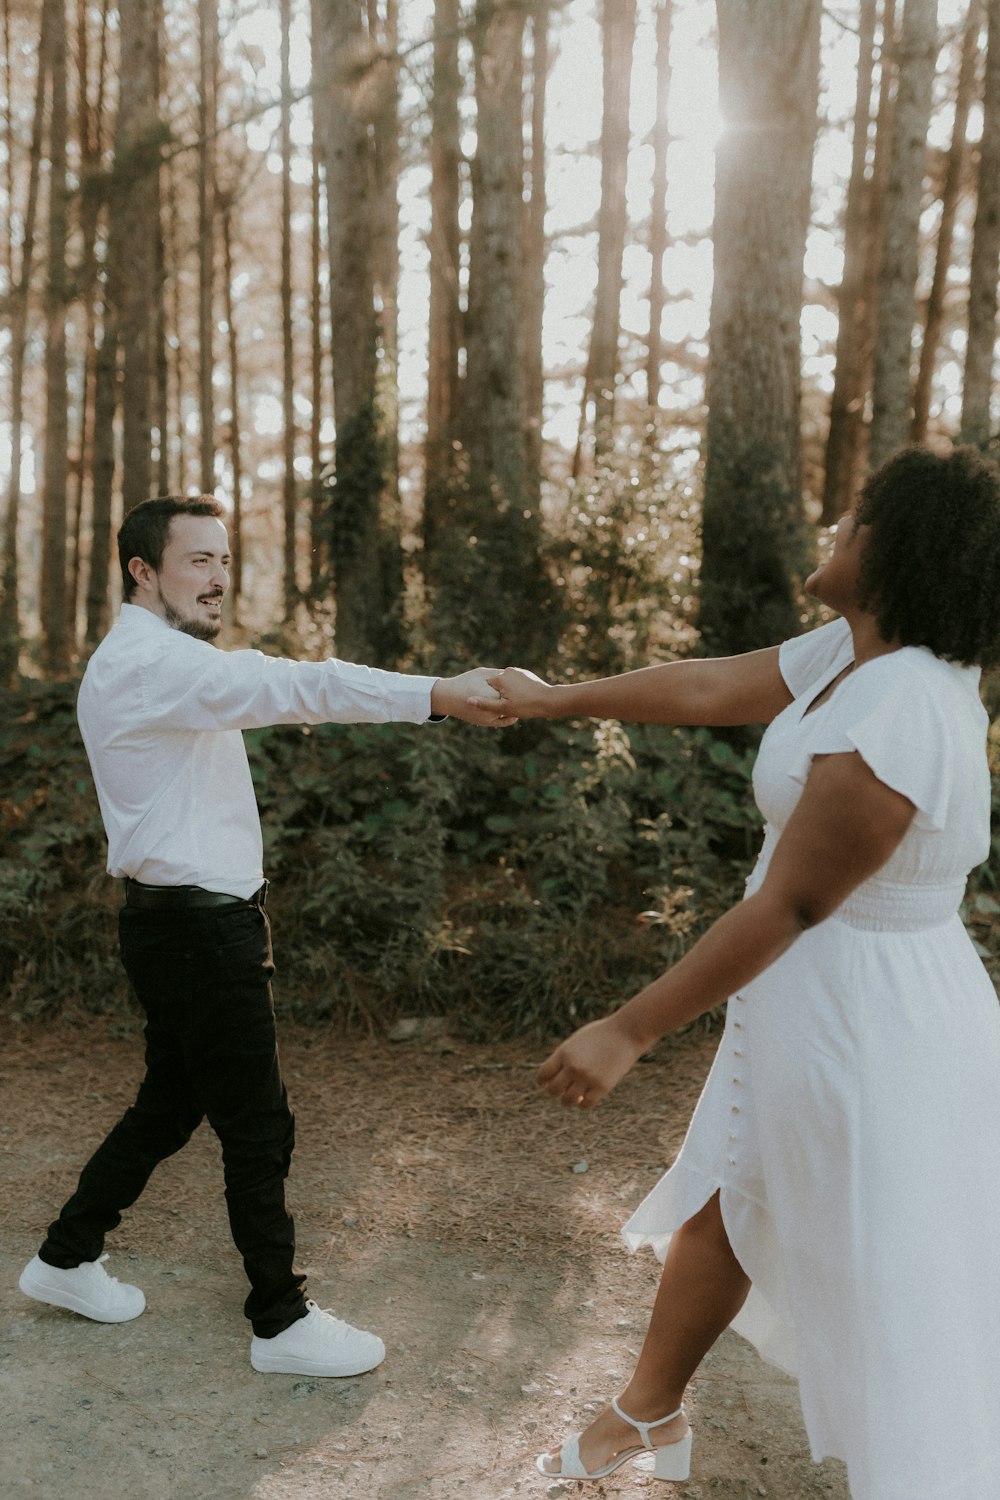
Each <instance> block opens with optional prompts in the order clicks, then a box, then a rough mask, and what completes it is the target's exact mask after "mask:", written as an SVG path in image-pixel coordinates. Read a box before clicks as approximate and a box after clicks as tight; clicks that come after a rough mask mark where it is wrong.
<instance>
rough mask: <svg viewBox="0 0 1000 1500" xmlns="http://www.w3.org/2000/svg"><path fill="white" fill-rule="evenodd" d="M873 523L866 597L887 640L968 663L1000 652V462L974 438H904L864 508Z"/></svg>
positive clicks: (991, 662)
mask: <svg viewBox="0 0 1000 1500" xmlns="http://www.w3.org/2000/svg"><path fill="white" fill-rule="evenodd" d="M855 516H856V520H857V522H858V524H859V525H863V526H868V527H869V528H870V530H869V533H868V539H867V543H866V546H865V550H864V552H863V554H862V557H861V576H860V603H861V606H862V608H864V609H869V610H871V612H872V613H873V614H874V616H875V619H876V620H877V622H878V627H879V630H880V632H881V634H882V635H883V637H884V638H885V639H886V640H887V641H892V640H899V641H900V642H901V643H902V644H903V645H904V646H926V647H928V649H929V650H931V651H933V652H934V654H935V656H942V657H945V658H946V659H947V660H948V661H955V662H961V663H963V664H964V665H966V666H973V665H978V666H983V667H990V666H995V665H996V664H997V663H998V662H1000V470H998V469H997V467H996V465H995V464H993V463H990V462H989V461H988V460H987V459H985V458H983V457H982V455H981V454H980V453H979V451H978V450H977V449H975V448H955V449H953V450H952V452H951V453H949V454H947V455H940V454H936V453H930V452H928V451H927V449H926V448H904V449H903V450H902V451H901V452H899V453H896V454H894V455H893V457H892V458H890V459H888V460H887V461H886V462H885V463H884V464H883V465H882V466H881V468H879V469H877V470H876V471H875V473H874V474H872V475H871V476H870V478H869V479H868V481H867V482H866V484H865V486H864V488H863V490H862V491H861V498H860V500H859V502H858V506H857V509H856V511H855Z"/></svg>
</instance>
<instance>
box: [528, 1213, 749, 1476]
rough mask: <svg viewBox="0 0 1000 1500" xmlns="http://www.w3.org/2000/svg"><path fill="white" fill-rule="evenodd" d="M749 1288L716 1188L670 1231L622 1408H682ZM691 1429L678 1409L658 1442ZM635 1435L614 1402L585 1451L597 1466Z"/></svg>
mask: <svg viewBox="0 0 1000 1500" xmlns="http://www.w3.org/2000/svg"><path fill="white" fill-rule="evenodd" d="M749 1290H750V1279H749V1277H748V1276H747V1274H746V1272H745V1271H744V1270H743V1268H742V1266H741V1265H740V1263H739V1261H738V1260H737V1259H736V1256H735V1255H734V1254H733V1250H732V1246H731V1245H730V1243H729V1236H728V1235H727V1233H726V1227H725V1225H724V1224H723V1222H722V1210H721V1208H720V1206H719V1194H718V1193H715V1194H714V1196H713V1197H711V1198H710V1199H709V1201H708V1202H707V1203H706V1204H705V1207H704V1208H703V1209H701V1210H700V1211H699V1212H698V1213H696V1214H695V1215H694V1217H693V1218H691V1219H689V1220H688V1221H687V1223H686V1224H684V1225H682V1226H681V1228H680V1229H678V1231H677V1232H676V1234H674V1235H673V1237H672V1238H671V1241H670V1247H669V1250H668V1252H667V1258H666V1261H665V1262H664V1266H663V1274H662V1276H661V1277H660V1285H659V1289H658V1290H657V1293H656V1300H655V1302H654V1303H653V1311H652V1315H651V1317H650V1320H649V1328H648V1330H647V1332H646V1337H645V1340H644V1342H643V1346H642V1349H641V1351H640V1354H639V1359H638V1363H637V1364H636V1367H635V1372H634V1373H633V1375H632V1378H631V1380H630V1381H629V1383H628V1385H627V1386H626V1387H625V1389H624V1391H623V1392H622V1394H621V1396H620V1397H619V1398H618V1400H619V1404H620V1406H621V1408H622V1410H623V1411H627V1412H628V1414H629V1416H630V1417H637V1418H638V1419H639V1421H641V1422H655V1421H656V1420H657V1418H659V1417H665V1416H666V1415H667V1413H668V1412H671V1411H676V1409H677V1408H678V1407H679V1406H680V1404H681V1401H682V1400H683V1398H684V1390H685V1388H686V1386H687V1383H688V1381H689V1380H690V1379H691V1376H692V1375H693V1374H694V1372H695V1370H696V1369H697V1368H698V1366H699V1364H700V1363H701V1361H702V1360H703V1359H704V1357H705V1355H706V1354H707V1353H708V1351H709V1349H711V1347H712V1345H713V1344H714V1343H715V1341H716V1339H717V1338H718V1337H719V1335H720V1333H722V1332H723V1330H724V1329H725V1328H727V1327H728V1326H729V1324H730V1323H731V1322H732V1320H733V1318H735V1316H736V1314H737V1313H738V1312H739V1310H740V1308H741V1307H742V1306H743V1303H744V1302H745V1301H746V1297H747V1293H748V1292H749ZM686 1429H687V1423H686V1421H685V1419H684V1417H683V1416H680V1417H678V1418H677V1419H676V1421H674V1422H670V1423H668V1424H667V1425H666V1426H664V1427H661V1428H658V1429H657V1430H656V1432H654V1433H653V1434H652V1441H654V1442H655V1443H657V1444H659V1443H661V1442H676V1441H677V1440H678V1439H680V1438H682V1437H683V1436H684V1433H685V1431H686ZM636 1442H637V1437H636V1432H635V1428H634V1427H629V1426H628V1424H627V1423H625V1422H622V1420H621V1419H620V1418H619V1417H617V1416H616V1415H615V1413H614V1412H613V1411H612V1410H611V1407H610V1406H608V1407H605V1409H604V1411H602V1412H601V1414H600V1415H599V1416H598V1417H596V1418H595V1420H594V1421H593V1422H591V1424H590V1426H589V1427H588V1428H586V1429H585V1431H584V1432H583V1433H581V1435H580V1458H581V1460H582V1462H583V1465H584V1467H585V1468H586V1469H588V1470H589V1471H590V1472H593V1471H594V1470H595V1469H600V1468H603V1467H604V1465H605V1464H607V1463H610V1461H611V1459H612V1458H613V1457H614V1456H615V1454H616V1453H620V1452H621V1451H622V1449H623V1448H632V1447H634V1446H635V1445H636ZM553 1451H554V1452H556V1453H558V1451H559V1450H558V1448H556V1449H554V1450H553ZM555 1470H556V1472H558V1464H556V1465H555Z"/></svg>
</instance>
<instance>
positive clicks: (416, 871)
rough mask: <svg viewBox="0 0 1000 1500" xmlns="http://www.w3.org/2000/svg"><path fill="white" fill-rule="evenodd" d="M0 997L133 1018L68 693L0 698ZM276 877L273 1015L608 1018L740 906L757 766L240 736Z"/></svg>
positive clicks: (631, 748) (356, 729) (512, 743)
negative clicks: (278, 1011) (697, 936)
mask: <svg viewBox="0 0 1000 1500" xmlns="http://www.w3.org/2000/svg"><path fill="white" fill-rule="evenodd" d="M5 709H6V713H5V719H4V723H5V725H7V726H8V727H6V728H5V729H4V730H3V731H2V733H0V764H2V767H3V772H4V782H5V785H6V786H7V788H8V790H9V795H8V798H7V800H6V801H5V802H4V803H3V804H2V809H0V810H2V816H3V824H2V827H3V833H4V839H3V844H2V846H0V983H2V985H3V991H4V995H5V1002H4V1004H5V1009H6V1011H7V1013H8V1014H16V1015H21V1016H28V1015H35V1014H38V1013H41V1012H55V1011H58V1010H61V1009H64V1008H66V1007H69V1008H72V1007H73V1006H82V1007H84V1008H86V1009H89V1010H105V1009H117V1008H121V1007H123V1006H125V1005H126V1004H127V1003H128V1000H127V996H126V990H125V982H124V979H123V978H122V976H121V974H120V972H119V970H118V967H117V960H116V957H115V941H114V934H115V915H114V910H115V906H116V904H117V899H118V893H117V891H115V889H114V888H113V885H112V882H110V881H109V880H107V879H106V877H104V876H103V874H102V871H103V868H104V864H105V845H104V838H103V832H102V829H101V825H100V819H99V814H98V810H97V804H96V798H95V796H94V792H93V787H92V784H91V781H90V776H89V772H88V769H87V765H86V760H85V757H84V753H83V747H82V745H81V743H80V740H79V736H78V733H77V731H76V726H75V721H74V717H73V693H72V690H71V689H69V688H67V687H65V686H55V687H51V688H40V687H37V686H35V687H32V688H31V689H30V690H28V691H26V692H24V693H22V694H19V695H17V696H16V697H11V698H9V699H8V700H7V702H6V704H5ZM247 741H248V747H249V750H250V755H251V763H252V767H253V773H254V780H255V784H256V788H257V795H258V798H259V802H260V807H261V813H262V821H263V827H264V836H265V848H266V853H265V863H266V868H267V871H268V875H269V877H270V878H271V879H272V881H273V883H274V890H273V897H272V917H273V921H274V925H275V937H276V949H277V960H278V980H277V995H278V1001H279V1004H280V1005H281V1006H282V1007H283V1008H284V1009H285V1010H286V1011H292V1012H294V1013H295V1014H296V1015H299V1016H301V1017H302V1018H304V1019H313V1020H323V1019H327V1018H336V1019H337V1020H338V1021H341V1020H353V1021H362V1022H366V1023H367V1024H370V1025H372V1026H381V1025H382V1024H383V1023H384V1022H385V1021H386V1020H387V1019H388V1018H389V1017H391V1016H392V1015H393V1014H394V1013H397V1012H399V1011H400V1010H413V1009H414V1008H416V1009H418V1010H420V1011H434V1012H447V1013H449V1014H450V1015H452V1016H453V1017H454V1018H455V1022H456V1024H459V1025H461V1026H464V1027H465V1029H466V1030H467V1031H468V1032H469V1033H470V1034H481V1035H485V1034H490V1035H497V1034H500V1033H510V1032H514V1031H518V1030H523V1029H525V1028H528V1027H536V1028H541V1029H544V1030H550V1029H558V1028H560V1027H564V1026H565V1025H566V1024H567V1022H572V1021H573V1020H576V1019H582V1018H584V1017H586V1016H592V1015H596V1014H599V1013H601V1012H602V1011H604V1010H606V1009H607V1008H608V1007H609V1006H611V1005H612V1004H613V1003H614V1002H615V1001H616V1000H620V999H622V998H623V997H624V996H626V995H627V994H628V993H629V992H630V991H631V990H633V989H635V988H636V987H637V986H639V985H641V984H643V983H645V982H647V981H648V980H649V979H650V978H652V977H653V975H654V974H655V973H656V972H658V971H659V970H660V969H661V968H662V967H663V966H664V965H665V964H666V963H667V962H669V961H670V960H671V959H672V958H674V957H676V956H677V955H678V954H679V952H680V951H681V949H682V946H683V945H684V943H685V942H686V941H688V940H689V938H690V935H691V933H692V932H694V931H695V930H696V929H697V928H698V927H699V926H700V925H701V924H702V923H703V922H704V921H706V920H708V919H709V918H711V917H712V916H714V915H715V914H716V913H717V912H718V911H719V910H720V909H721V908H722V906H724V905H725V904H726V903H727V902H728V901H729V900H731V899H735V897H736V896H737V895H738V892H739V884H740V877H741V875H742V873H743V872H744V870H745V868H746V864H747V860H748V857H749V855H750V852H751V849H752V846H753V843H754V842H755V838H754V832H753V821H754V820H753V816H752V813H751V812H749V811H748V808H749V801H748V796H747V792H748V788H747V777H748V775H749V762H748V760H747V759H746V758H745V757H741V756H739V755H737V754H736V753H735V752H734V751H732V750H730V749H729V748H728V747H727V746H725V745H720V744H717V743H716V742H714V741H712V740H711V739H710V738H709V737H708V736H707V735H706V734H705V733H704V732H703V731H695V732H693V733H685V732H682V731H669V730H663V731H653V730H642V731H638V732H635V733H626V732H625V730H624V729H622V727H621V726H620V725H617V724H613V723H588V724H556V725H552V726H543V725H537V724H536V725H530V726H524V727H521V728H518V729H516V730H513V731H510V732H507V733H504V734H495V733H491V732H487V731H483V730H478V731H477V730H474V729H471V728H468V727H466V726H464V725H459V724H453V723H449V724H443V725H439V726H411V725H394V726H337V725H323V726H319V727H316V728H308V727H288V728H276V729H270V730H262V731H257V732H255V733H252V734H248V735H247Z"/></svg>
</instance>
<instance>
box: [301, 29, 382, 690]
mask: <svg viewBox="0 0 1000 1500" xmlns="http://www.w3.org/2000/svg"><path fill="white" fill-rule="evenodd" d="M316 21H317V51H318V58H317V63H318V66H317V68H316V78H317V82H318V85H319V88H318V92H317V95H316V108H317V128H318V135H319V139H320V142H321V145H322V157H323V167H324V175H325V178H326V192H327V213H328V244H329V256H330V321H331V327H332V339H333V349H334V360H333V405H334V418H335V422H336V429H337V448H336V481H335V486H334V492H333V499H332V505H331V552H332V554H333V575H334V594H335V599H336V632H337V652H338V655H340V656H342V657H345V658H346V659H348V660H354V661H369V662H373V661H377V641H378V637H379V631H380V628H381V622H382V614H383V608H382V600H381V566H380V557H379V544H378V512H379V503H380V499H381V494H382V487H383V459H382V452H381V432H380V426H379V412H378V403H377V395H376V370H377V364H376V336H377V325H376V318H375V301H374V297H375V290H374V266H375V248H374V243H373V237H374V207H373V201H372V200H373V178H374V166H373V159H372V157H373V153H372V141H371V134H370V131H369V124H368V121H367V120H366V119H365V118H364V117H363V116H362V115H361V114H360V112H359V111H360V105H361V100H362V93H361V91H360V90H359V89H358V87H357V78H356V75H357V72H358V70H359V69H360V70H361V72H362V75H364V74H365V73H366V71H367V70H368V69H369V68H370V67H371V64H372V59H371V50H370V47H369V42H368V36H367V27H366V7H365V0H317V3H316Z"/></svg>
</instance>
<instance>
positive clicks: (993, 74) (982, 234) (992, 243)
mask: <svg viewBox="0 0 1000 1500" xmlns="http://www.w3.org/2000/svg"><path fill="white" fill-rule="evenodd" d="M986 14H987V18H988V25H989V41H988V43H987V51H986V82H985V87H984V90H983V138H982V142H981V144H980V147H979V179H978V181H979V187H978V193H979V196H978V202H977V205H976V224H975V229H974V230H973V235H972V263H971V265H970V268H969V339H968V343H967V345H966V351H965V383H964V386H963V389H962V423H961V429H960V433H959V440H960V441H961V442H963V443H976V444H978V445H979V446H980V447H985V446H986V445H987V443H988V442H989V441H990V433H991V424H990V393H991V390H992V384H993V354H994V349H995V346H996V321H997V260H998V257H1000V0H987V10H986Z"/></svg>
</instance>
